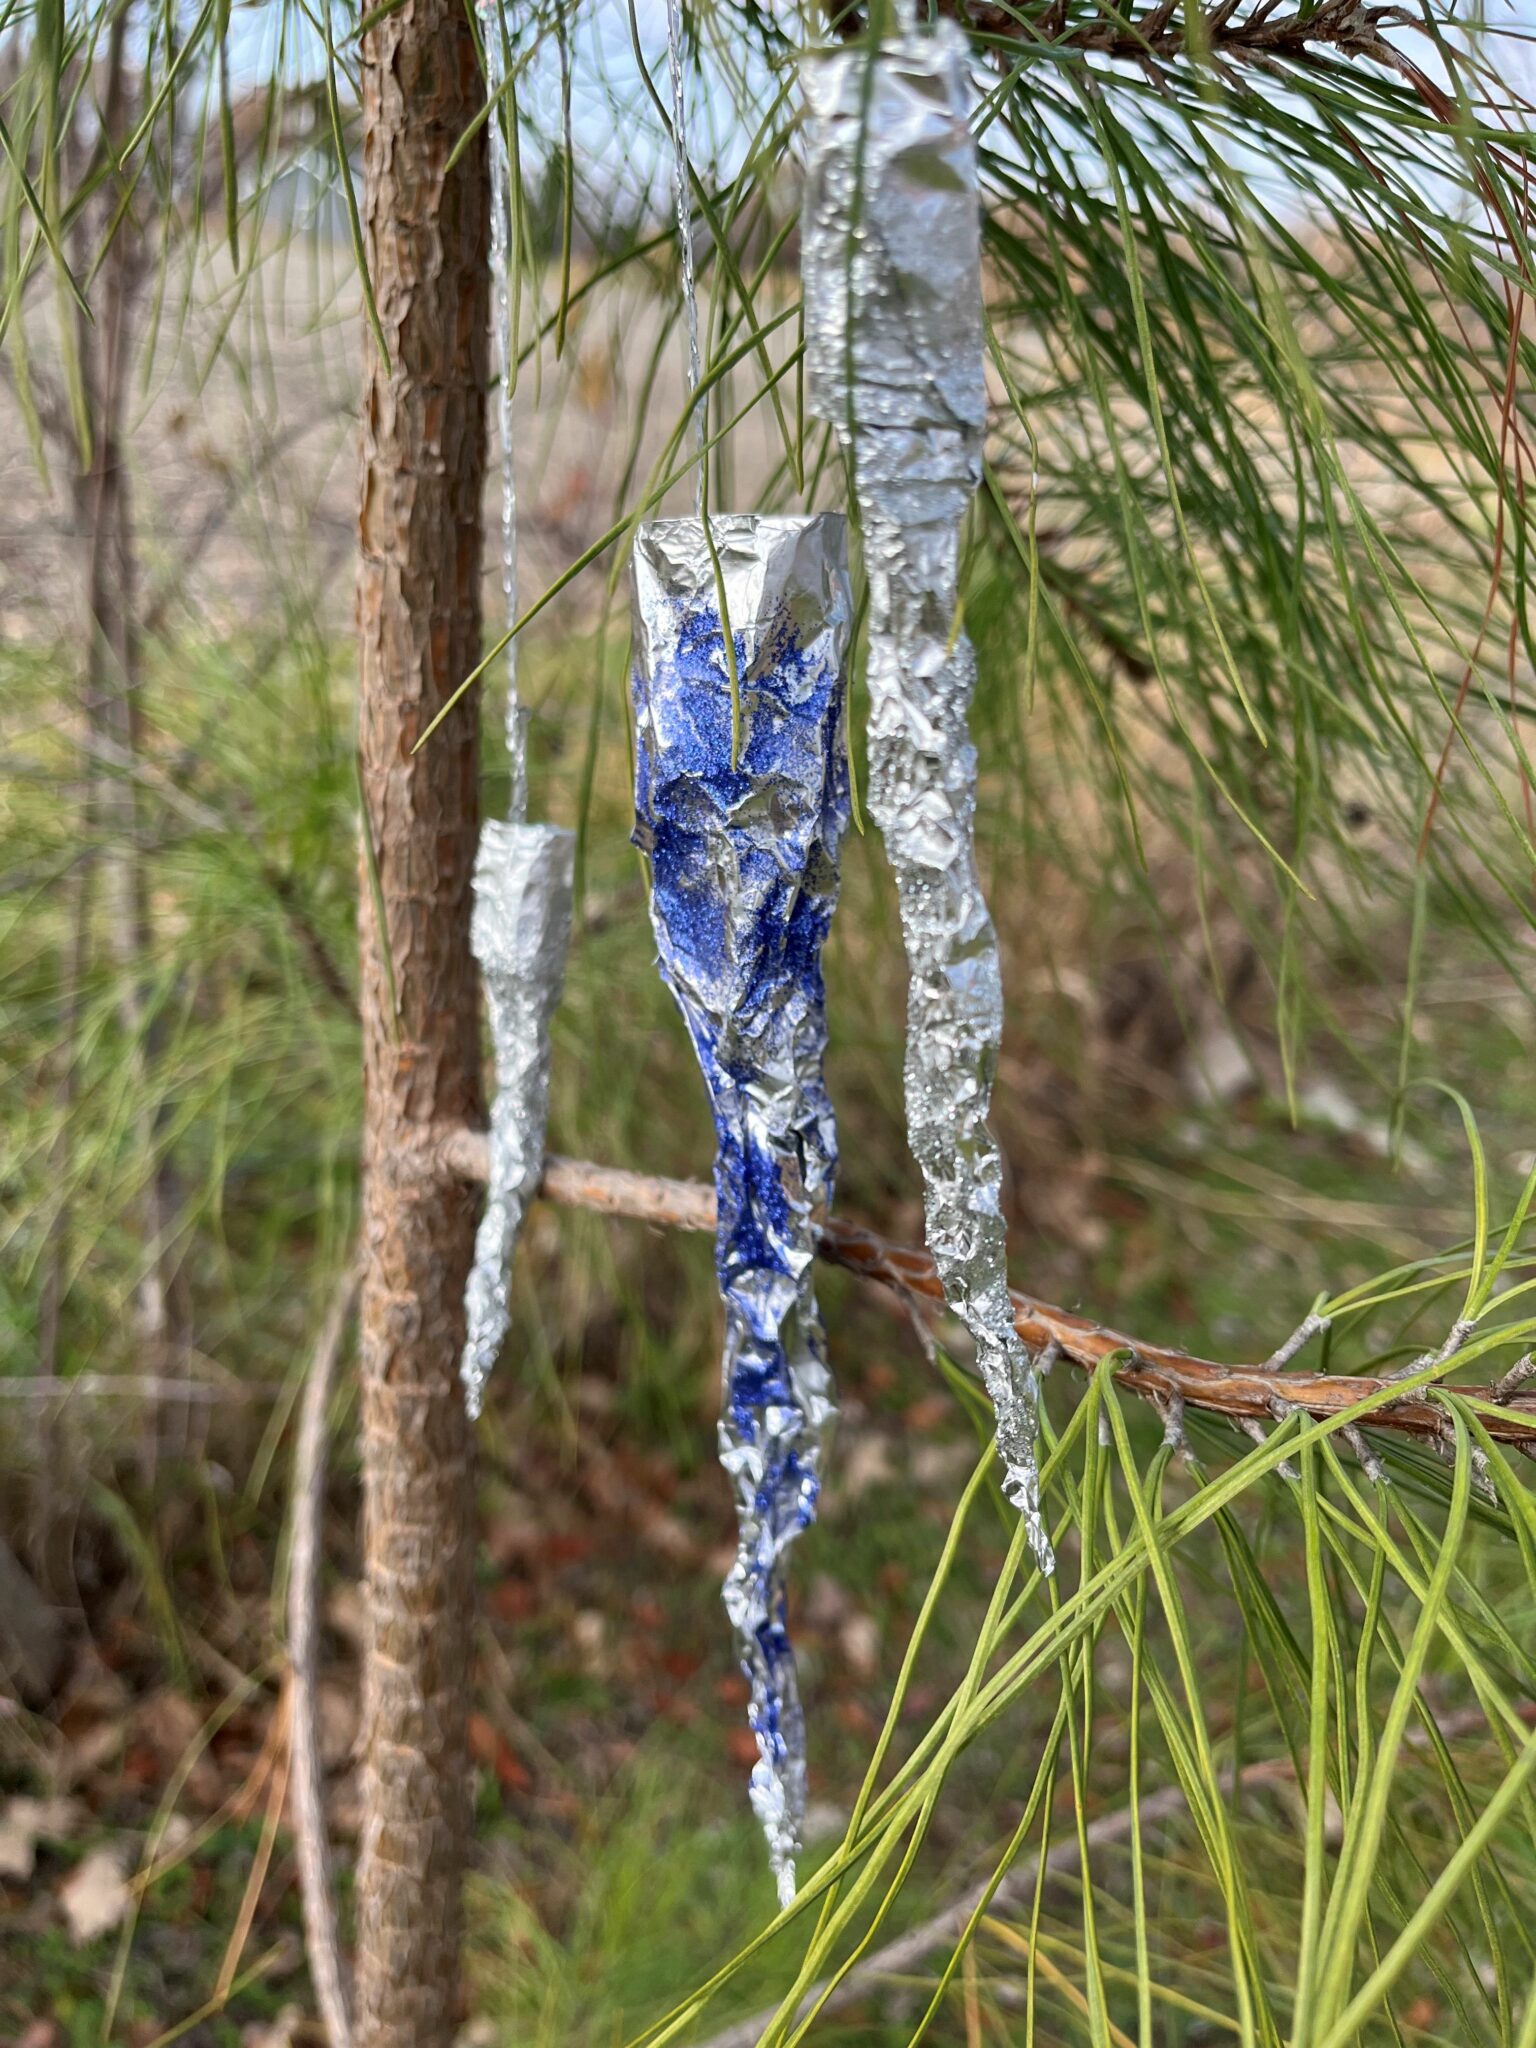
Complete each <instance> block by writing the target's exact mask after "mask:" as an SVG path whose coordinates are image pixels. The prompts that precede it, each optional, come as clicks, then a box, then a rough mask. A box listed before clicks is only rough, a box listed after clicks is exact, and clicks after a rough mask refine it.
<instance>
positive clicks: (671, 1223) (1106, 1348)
mask: <svg viewBox="0 0 1536 2048" xmlns="http://www.w3.org/2000/svg"><path fill="white" fill-rule="evenodd" d="M434 1145H435V1149H436V1153H437V1157H438V1159H439V1162H440V1163H441V1165H442V1167H443V1169H444V1170H445V1171H447V1172H452V1173H456V1174H458V1175H460V1176H461V1177H462V1178H464V1179H466V1180H484V1179H485V1175H486V1141H485V1137H484V1134H483V1133H481V1132H478V1131H469V1130H464V1129H453V1130H449V1131H445V1132H439V1133H438V1134H437V1136H436V1138H435V1140H434ZM539 1192H540V1193H541V1194H542V1195H543V1196H544V1198H545V1199H546V1200H547V1201H551V1202H559V1203H562V1204H563V1205H565V1206H566V1207H568V1208H576V1209H592V1210H596V1211H597V1212H598V1213H599V1214H601V1215H606V1216H625V1217H629V1218H631V1219H632V1220H633V1221H636V1222H640V1223H654V1224H658V1225H660V1226H661V1227H663V1228H665V1229H672V1230H701V1231H712V1230H713V1229H714V1227H715V1198H714V1194H713V1192H712V1190H711V1189H709V1188H707V1187H705V1186H704V1185H703V1184H702V1183H701V1182H699V1181H685V1180H665V1179H662V1178H661V1177H660V1176H658V1175H655V1174H645V1173H629V1172H626V1171H623V1170H621V1169H620V1168H617V1167H610V1166H597V1165H594V1164H592V1163H591V1162H590V1161H588V1160H584V1159H561V1158H557V1157H554V1156H553V1155H552V1156H551V1157H550V1158H549V1160H548V1161H547V1162H546V1164H545V1168H544V1179H543V1182H542V1184H541V1186H540V1190H539ZM820 1249H821V1255H822V1257H823V1258H824V1259H828V1260H830V1261H831V1262H832V1263H833V1264H834V1265H838V1266H845V1267H847V1268H848V1269H849V1271H851V1272H854V1273H862V1274H863V1275H864V1277H865V1278H866V1279H869V1280H877V1281H879V1282H880V1284H881V1285H882V1286H884V1287H890V1288H894V1289H895V1290H896V1291H897V1292H898V1293H902V1294H905V1295H908V1296H917V1297H919V1298H920V1299H922V1300H924V1301H927V1302H930V1303H932V1304H933V1305H934V1306H935V1307H936V1308H937V1307H942V1306H943V1302H944V1290H943V1288H942V1287H941V1286H940V1284H939V1277H938V1274H937V1273H936V1272H935V1270H934V1265H933V1261H932V1259H931V1258H930V1257H929V1256H928V1254H927V1253H926V1252H922V1251H917V1250H915V1249H913V1248H912V1247H911V1246H909V1245H898V1244H891V1243H890V1242H889V1241H888V1240H887V1239H885V1238H883V1237H877V1236H876V1235H875V1233H874V1232H873V1231H872V1230H865V1229H864V1228H863V1227H862V1226H861V1225H859V1224H857V1223H850V1222H848V1221H847V1220H846V1219H845V1218H843V1217H839V1216H834V1217H832V1218H831V1219H830V1220H829V1222H828V1223H827V1225H826V1228H825V1229H824V1231H823V1232H822V1238H821V1246H820ZM1012 1293H1013V1308H1014V1322H1015V1325H1016V1327H1017V1329H1018V1332H1019V1335H1020V1336H1021V1337H1022V1338H1023V1340H1024V1342H1025V1343H1026V1344H1027V1345H1028V1346H1029V1347H1030V1349H1031V1350H1032V1351H1042V1350H1044V1349H1045V1347H1046V1346H1047V1345H1049V1344H1054V1345H1055V1346H1056V1347H1057V1351H1058V1352H1059V1355H1060V1356H1061V1357H1063V1358H1066V1359H1069V1360H1070V1361H1071V1363H1072V1364H1073V1365H1075V1366H1076V1367H1078V1369H1079V1370H1080V1371H1082V1372H1095V1371H1097V1369H1098V1368H1099V1366H1101V1365H1102V1364H1104V1362H1105V1361H1106V1360H1110V1361H1111V1370H1112V1371H1113V1373H1114V1376H1115V1382H1116V1384H1117V1385H1118V1386H1122V1387H1124V1388H1125V1390H1126V1392H1127V1393H1131V1394H1136V1395H1138V1396H1139V1397H1140V1398H1141V1399H1143V1400H1147V1401H1151V1402H1152V1403H1154V1405H1155V1406H1157V1407H1158V1408H1160V1409H1161V1410H1163V1412H1164V1413H1165V1414H1166V1413H1167V1411H1168V1409H1169V1407H1170V1406H1171V1405H1172V1404H1173V1403H1174V1402H1175V1400H1176V1399H1177V1400H1178V1401H1180V1402H1182V1403H1183V1406H1184V1408H1186V1409H1199V1410H1202V1411H1203V1412H1204V1413H1206V1414H1208V1415H1220V1416H1223V1417H1224V1418H1225V1419H1226V1420H1227V1421H1228V1422H1231V1423H1235V1424H1236V1425H1237V1426H1238V1427H1239V1428H1241V1427H1243V1425H1244V1423H1245V1422H1246V1421H1254V1422H1259V1423H1266V1422H1269V1421H1271V1420H1272V1419H1273V1416H1274V1413H1275V1406H1274V1404H1275V1403H1276V1402H1277V1401H1281V1402H1284V1403H1285V1404H1286V1406H1287V1408H1288V1409H1297V1410H1299V1411H1300V1412H1301V1413H1302V1414H1303V1415H1306V1416H1309V1417H1311V1418H1312V1419H1313V1420H1315V1421H1323V1420H1327V1419H1328V1418H1330V1417H1332V1416H1338V1415H1348V1414H1350V1413H1351V1412H1352V1411H1353V1410H1354V1409H1356V1408H1358V1407H1359V1406H1360V1404H1361V1403H1362V1402H1364V1401H1369V1400H1370V1399H1371V1398H1372V1396H1373V1395H1380V1394H1382V1393H1384V1392H1386V1391H1387V1390H1388V1388H1390V1387H1391V1386H1393V1385H1394V1384H1395V1377H1394V1375H1392V1374H1382V1375H1379V1376H1373V1377H1367V1376H1365V1375H1360V1374H1345V1373H1303V1372H1296V1371H1294V1370H1291V1371H1283V1372H1277V1371H1272V1370H1270V1369H1268V1368H1267V1367H1265V1366H1250V1365H1222V1364H1220V1363H1218V1362H1217V1361H1215V1360H1213V1359H1207V1358H1192V1357H1191V1356H1190V1355H1189V1353H1188V1352H1185V1351H1176V1350H1173V1349H1171V1348H1170V1347H1168V1346H1167V1345H1162V1344H1147V1343H1144V1342H1142V1341H1141V1340H1140V1339H1139V1338H1135V1337H1128V1336H1126V1335H1125V1334H1124V1333H1123V1332H1122V1331H1119V1330H1113V1329H1110V1328H1107V1327H1106V1326H1105V1325H1104V1324H1102V1323H1095V1322H1093V1321H1091V1320H1090V1319H1089V1318H1088V1317H1086V1316H1080V1315H1074V1314H1073V1313H1072V1312H1071V1311H1070V1310H1068V1309H1064V1308H1057V1307H1055V1306H1054V1305H1053V1304H1052V1303H1050V1302H1046V1301H1037V1300H1036V1299H1035V1298H1034V1297H1033V1296H1032V1295H1029V1294H1025V1293H1023V1292H1021V1291H1020V1290H1019V1289H1018V1288H1014V1289H1013V1290H1012ZM1453 1336H1454V1337H1455V1342H1454V1344H1452V1343H1450V1342H1449V1340H1448V1345H1447V1346H1444V1347H1442V1353H1443V1359H1442V1362H1445V1363H1449V1361H1450V1359H1451V1358H1452V1357H1453V1356H1454V1352H1455V1350H1456V1349H1458V1348H1459V1347H1460V1345H1461V1343H1462V1342H1464V1341H1465V1332H1463V1331H1460V1330H1459V1328H1458V1332H1453ZM1442 1353H1436V1354H1433V1356H1434V1357H1435V1358H1442ZM1457 1391H1458V1392H1459V1393H1461V1394H1463V1395H1464V1396H1466V1397H1467V1398H1469V1399H1472V1400H1478V1401H1493V1400H1494V1398H1495V1389H1493V1388H1491V1387H1486V1386H1480V1387H1461V1388H1458V1390H1457ZM1361 1420H1362V1421H1363V1422H1364V1423H1366V1424H1367V1425H1368V1426H1369V1427H1370V1428H1371V1429H1381V1430H1391V1431H1394V1432H1395V1433H1396V1434H1397V1435H1399V1436H1408V1437H1415V1438H1421V1439H1428V1440H1434V1439H1437V1438H1439V1437H1440V1436H1441V1435H1442V1434H1443V1432H1444V1427H1445V1412H1444V1410H1443V1409H1442V1408H1440V1407H1439V1406H1438V1405H1437V1404H1436V1403H1435V1402H1434V1401H1433V1400H1431V1399H1428V1398H1426V1397H1425V1396H1423V1395H1420V1394H1405V1395H1400V1396H1399V1397H1398V1398H1397V1399H1396V1400H1394V1401H1393V1402H1392V1403H1391V1404H1390V1405H1383V1406H1381V1407H1378V1408H1376V1409H1375V1410H1373V1411H1372V1413H1371V1414H1369V1415H1368V1416H1365V1417H1362V1418H1361ZM1483 1423H1484V1427H1485V1428H1486V1429H1487V1431H1488V1434H1489V1435H1490V1436H1491V1437H1493V1438H1495V1439H1496V1440H1497V1441H1498V1442H1500V1443H1507V1444H1514V1445H1517V1446H1525V1445H1530V1446H1533V1447H1536V1406H1532V1407H1530V1408H1526V1407H1524V1406H1523V1405H1522V1406H1519V1407H1515V1406H1513V1405H1510V1406H1506V1408H1505V1412H1504V1413H1502V1414H1499V1415H1485V1416H1484V1417H1483Z"/></svg>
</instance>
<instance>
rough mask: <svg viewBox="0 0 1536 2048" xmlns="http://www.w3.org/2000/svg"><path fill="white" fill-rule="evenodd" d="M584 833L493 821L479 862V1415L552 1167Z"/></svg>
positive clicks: (463, 1364) (468, 1383)
mask: <svg viewBox="0 0 1536 2048" xmlns="http://www.w3.org/2000/svg"><path fill="white" fill-rule="evenodd" d="M575 863H576V835H575V834H574V833H573V832H568V831H566V830H565V828H564V827H563V826H561V825H515V824H512V823H510V822H508V823H506V824H502V823H500V822H498V821H497V820H496V819H494V818H492V819H489V820H487V822H486V824H485V826H484V827H483V829H482V831H481V834H480V850H479V852H478V854H477V855H476V858H475V907H474V913H473V916H472V918H471V920H470V940H471V943H472V944H473V946H474V949H475V958H476V959H477V960H478V961H479V963H480V971H481V974H482V976H483V977H484V981H485V1006H486V1011H487V1014H488V1016H489V1019H490V1026H491V1045H492V1048H493V1050H494V1053H495V1059H496V1099H495V1102H494V1103H493V1104H492V1107H491V1134H490V1145H491V1153H490V1163H491V1170H490V1181H489V1186H488V1188H487V1191H486V1199H485V1212H484V1214H483V1215H482V1216H481V1218H480V1228H479V1230H478V1231H477V1232H476V1235H475V1263H474V1265H473V1267H472V1268H471V1270H470V1275H469V1283H468V1286H467V1287H466V1289H465V1293H464V1303H465V1309H466V1312H467V1332H466V1337H465V1343H464V1356H463V1358H462V1360H461V1361H460V1364H459V1377H460V1378H461V1379H462V1380H463V1382H464V1404H465V1406H466V1407H467V1408H468V1410H469V1412H470V1414H471V1415H472V1416H475V1415H478V1414H479V1413H480V1408H481V1404H482V1402H483V1400H484V1397H485V1382H486V1377H487V1375H488V1374H489V1372H490V1370H491V1367H492V1366H493V1365H494V1364H495V1363H496V1355H497V1353H498V1352H499V1351H500V1349H501V1346H502V1342H503V1340H504V1339H505V1337H506V1334H507V1322H508V1317H509V1307H508V1301H509V1295H510V1290H511V1277H512V1273H511V1269H512V1253H513V1249H514V1247H515V1245H516V1243H517V1233H518V1230H519V1228H520V1227H521V1224H522V1220H523V1211H524V1210H525V1209H526V1208H527V1206H528V1203H529V1202H530V1200H531V1199H532V1197H533V1193H534V1190H535V1189H536V1188H537V1186H538V1184H539V1174H540V1172H541V1171H542V1169H543V1165H544V1123H545V1118H546V1115H547V1113H548V1109H549V1027H550V1021H551V1019H552V1018H553V1016H554V1014H555V1010H556V1007H557V1006H558V1004H559V1001H560V988H561V983H562V981H563V979H564V975H565V956H566V952H567V949H568V948H569V946H570V941H571V893H572V887H571V885H572V880H573V876H574V872H575Z"/></svg>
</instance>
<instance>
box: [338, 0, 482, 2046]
mask: <svg viewBox="0 0 1536 2048" xmlns="http://www.w3.org/2000/svg"><path fill="white" fill-rule="evenodd" d="M480 95H481V87H480V83H479V72H478V65H477V59H476V52H475V45H474V39H473V36H472V34H471V31H470V26H469V22H468V20H467V18H466V15H465V11H464V7H463V0H405V4H404V5H403V6H401V7H400V8H398V9H397V10H396V11H394V12H392V13H389V14H388V15H386V17H385V18H384V19H383V20H382V21H380V22H378V24H377V25H376V26H375V27H374V28H372V29H370V31H369V33H368V35H367V37H366V38H365V40H364V45H363V67H362V109H363V133H364V200H363V224H364V235H365V242H366V251H367V261H368V267H369V274H370V276H371V278H372V280H373V286H374V293H375V297H376V300H377V304H378V310H379V316H380V321H381V324H382V327H383V331H384V336H385V339H386V341H387V344H388V349H389V356H390V361H389V364H388V365H387V366H386V365H385V364H384V363H383V362H382V361H381V360H380V357H379V354H378V351H377V349H376V347H375V346H374V344H373V342H372V340H371V339H370V341H369V344H368V352H367V361H366V368H365V377H364V392H363V408H362V503H361V513H360V538H361V562H360V566H359V573H358V635H359V641H360V645H361V714H360V719H359V733H358V746H359V762H360V769H361V775H362V786H363V793H364V830H365V831H366V832H367V834H368V835H369V844H367V845H365V847H364V850H363V871H362V881H361V888H360V892H359V893H360V898H361V912H360V926H361V955H362V958H361V973H362V1012H363V1060H364V1077H365V1088H366V1109H365V1132H364V1170H365V1190H364V1206H363V1256H364V1261H365V1264H364V1277H363V1285H362V1296H361V1306H360V1314H359V1324H360V1369H361V1374H362V1396H363V1398H362V1452H363V1484H364V1572H365V1592H366V1601H367V1612H368V1626H369V1648H368V1657H367V1665H366V1671H365V1676H364V1688H363V1744H364V1769H363V1799H364V1815H365V1818H364V1824H363V1834H362V1842H361V1846H360V1852H359V1864H358V1878H357V1967H356V1982H355V1994H354V1996H355V2019H354V2027H353V2041H354V2044H355V2048H446V2044H447V2043H448V2042H449V2041H450V2040H451V2039H452V2036H453V2033H454V2030H455V2024H456V2019H457V2003H458V1990H459V1950H460V1934H461V1924H462V1921H461V1900H460V1891H461V1880H462V1874H463V1866H464V1855H465V1845H466V1840H467V1836H468V1832H469V1778H468V1757H467V1751H466V1743H465V1715H466V1693H467V1688H468V1681H469V1665H470V1636H471V1625H472V1618H473V1584H472V1565H473V1540H474V1528H473V1512H474V1487H473V1462H472V1453H473V1445H472V1440H471V1436H470V1430H469V1425H468V1423H467V1421H466V1419H465V1414H464V1404H463V1398H462V1394H461V1390H460V1387H459V1381H458V1360H459V1352H460V1348H461V1346H462V1344H463V1338H464V1321H463V1296H464V1282H465V1277H466V1275H467V1272H468V1268H469V1262H470V1257H471V1252H472V1249H473V1234H474V1225H475V1197H474V1194H473V1192H472V1190H471V1189H469V1188H468V1187H467V1186H466V1185H465V1184H464V1183H463V1182H462V1181H459V1180H457V1179H455V1178H453V1177H452V1176H450V1175H449V1174H447V1173H446V1172H445V1170H444V1169H443V1167H442V1166H441V1165H440V1164H437V1163H435V1154H434V1150H433V1148H432V1147H431V1145H430V1144H429V1143H427V1142H425V1140H426V1135H427V1128H428V1127H429V1126H431V1125H433V1124H440V1123H441V1122H442V1121H444V1120H445V1119H446V1120H449V1121H458V1120H460V1119H469V1120H473V1121H478V1120H479V1119H480V1116H481V1111H482V1104H481V1097H480V1051H479V1028H478V1022H477V1005H476V980H475V972H474V964H473V960H472V956H471V953H470V947H469V909H470V875H471V868H472V864H473V861H474V854H475V843H476V838H477V834H478V822H479V821H478V815H477V788H476V784H477V721H476V713H475V697H474V693H473V692H470V693H469V695H468V696H467V697H466V699H465V700H464V702H463V703H462V704H461V705H460V706H459V708H458V709H457V710H456V711H455V712H454V713H453V714H452V716H451V717H450V718H449V719H448V720H447V721H446V722H445V724H444V725H443V726H442V727H441V729H440V730H439V731H438V732H436V733H435V734H434V735H433V737H432V739H431V740H430V741H429V742H428V744H427V745H426V746H425V747H424V748H423V749H422V751H421V752H420V753H419V754H417V753H414V752H413V749H414V747H415V746H416V743H417V741H418V740H419V739H420V738H421V735H422V733H423V732H424V731H425V729H426V727H427V725H428V724H429V723H430V721H431V719H432V717H433V716H434V714H435V713H436V712H437V711H438V709H439V708H440V707H441V705H442V704H443V703H444V701H445V699H446V698H447V697H448V696H449V695H450V694H451V693H452V691H453V690H454V688H455V687H456V686H457V684H458V683H460V682H461V681H462V679H463V677H464V676H465V675H466V674H467V672H468V671H469V670H470V669H471V668H472V667H473V665H474V663H475V661H476V660H477V659H478V657H479V651H480V648H479V640H480V609H479V589H480V516H481V492H482V487H483V484H484V476H485V410H484V393H485V386H486V330H487V317H488V311H489V308H488V303H487V291H486V239H487V230H488V219H487V201H486V187H485V165H484V157H483V152H482V148H481V145H480V143H479V141H478V140H477V142H476V143H475V145H474V146H473V147H471V148H469V149H467V150H466V151H465V153H464V155H463V156H462V157H461V159H460V160H459V162H458V164H457V165H456V166H455V168H454V170H453V172H452V174H451V175H446V174H445V166H446V163H447V159H448V156H449V154H450V152H451V151H452V149H453V147H454V145H455V143H456V142H457V141H458V140H459V138H460V136H461V135H462V133H463V131H464V128H465V126H466V125H467V123H468V122H469V120H470V118H471V116H472V115H473V114H474V112H475V111H476V108H477V106H478V104H479V100H480ZM376 905H377V907H378V908H382V912H383V920H384V927H385V929H384V931H383V932H382V933H381V931H380V929H379V918H378V908H376Z"/></svg>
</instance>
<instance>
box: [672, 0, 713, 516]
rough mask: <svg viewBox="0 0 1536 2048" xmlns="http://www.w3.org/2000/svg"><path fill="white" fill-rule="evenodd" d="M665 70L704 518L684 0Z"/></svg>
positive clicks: (699, 508) (697, 495) (697, 508)
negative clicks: (668, 82) (668, 83)
mask: <svg viewBox="0 0 1536 2048" xmlns="http://www.w3.org/2000/svg"><path fill="white" fill-rule="evenodd" d="M667 71H668V74H669V76H670V78H671V83H672V204H673V206H674V208H675V209H676V213H677V242H678V249H679V252H680V254H681V257H682V266H683V325H684V329H685V332H686V336H687V347H688V356H687V362H688V389H689V391H690V393H691V394H692V396H693V437H694V441H695V443H696V444H697V447H698V455H699V473H698V476H697V477H696V478H695V480H694V498H693V510H694V516H695V518H698V519H702V518H703V517H704V467H705V463H706V460H707V456H706V452H705V444H706V440H707V428H706V425H705V420H704V401H703V399H701V398H700V397H699V381H700V379H701V377H702V376H703V373H704V366H703V360H702V358H701V356H700V354H699V290H698V282H697V280H696V278H695V277H694V272H693V188H692V184H691V182H690V178H689V171H688V122H687V113H686V109H685V108H684V105H683V7H682V0H667Z"/></svg>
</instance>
